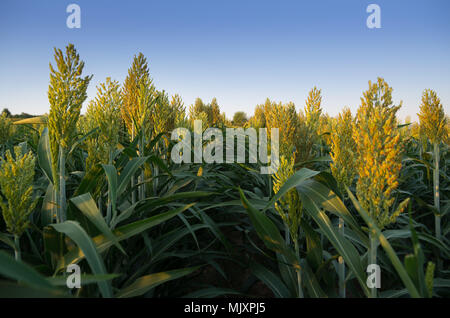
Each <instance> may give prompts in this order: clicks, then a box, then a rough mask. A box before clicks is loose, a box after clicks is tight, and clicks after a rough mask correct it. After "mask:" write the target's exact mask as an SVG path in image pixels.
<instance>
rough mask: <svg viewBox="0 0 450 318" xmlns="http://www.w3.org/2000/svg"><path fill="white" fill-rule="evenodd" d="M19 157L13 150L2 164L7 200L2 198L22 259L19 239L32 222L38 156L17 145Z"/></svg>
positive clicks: (0, 202) (0, 174)
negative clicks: (30, 219) (23, 152)
mask: <svg viewBox="0 0 450 318" xmlns="http://www.w3.org/2000/svg"><path fill="white" fill-rule="evenodd" d="M14 154H15V158H13V156H12V155H11V152H10V151H9V150H7V151H6V159H3V158H2V162H1V167H0V187H1V190H2V193H3V196H4V197H5V198H6V201H7V202H6V203H5V202H3V200H0V207H1V208H2V213H3V218H4V220H5V223H6V226H7V229H8V232H10V233H11V234H13V235H14V241H15V246H16V250H15V255H16V259H17V260H18V259H20V246H19V239H20V236H21V235H22V234H23V232H24V231H25V230H26V228H27V227H28V226H29V225H30V221H29V220H28V216H29V215H30V214H31V212H32V211H33V209H34V207H35V206H36V203H37V200H34V199H33V185H32V184H33V178H34V166H35V162H36V158H35V157H34V155H33V153H32V152H31V151H30V152H28V153H25V154H22V148H21V147H20V146H16V147H14Z"/></svg>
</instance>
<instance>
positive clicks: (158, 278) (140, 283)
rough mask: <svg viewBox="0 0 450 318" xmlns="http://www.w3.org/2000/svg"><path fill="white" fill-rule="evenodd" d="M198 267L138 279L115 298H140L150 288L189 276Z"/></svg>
mask: <svg viewBox="0 0 450 318" xmlns="http://www.w3.org/2000/svg"><path fill="white" fill-rule="evenodd" d="M200 267H201V266H196V267H187V268H181V269H175V270H171V271H166V272H160V273H154V274H150V275H146V276H142V277H139V278H138V279H136V281H134V283H132V284H131V285H130V286H127V287H125V288H123V289H121V290H120V291H119V292H118V293H117V294H116V297H118V298H129V297H136V296H141V295H143V294H145V293H146V292H148V291H149V290H151V289H152V288H155V287H156V286H159V285H161V284H163V283H165V282H168V281H171V280H174V279H178V278H180V277H183V276H186V275H189V274H191V273H192V272H194V271H196V270H197V269H199V268H200Z"/></svg>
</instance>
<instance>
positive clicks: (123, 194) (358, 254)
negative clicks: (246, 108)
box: [0, 44, 450, 298]
mask: <svg viewBox="0 0 450 318" xmlns="http://www.w3.org/2000/svg"><path fill="white" fill-rule="evenodd" d="M87 62H88V61H87ZM83 68H84V61H83V60H82V56H80V55H79V54H78V53H77V51H76V49H75V47H74V46H73V45H71V44H69V45H68V46H67V47H66V48H63V49H55V54H54V60H53V61H50V81H49V87H48V100H49V105H50V109H49V111H48V115H47V114H46V115H43V116H39V117H33V118H28V119H23V120H15V119H14V120H13V119H12V118H11V117H10V116H8V114H7V113H6V112H4V113H3V114H2V116H1V118H0V144H1V165H0V189H1V195H0V207H1V215H2V217H1V218H0V249H1V251H0V296H3V297H24V296H25V297H35V296H41V297H42V296H44V297H156V298H158V297H184V296H186V297H224V296H226V297H243V296H250V297H305V298H313V297H345V298H359V297H449V296H450V270H449V268H450V266H449V264H450V247H449V239H450V237H449V233H450V222H449V210H450V180H449V160H450V157H449V136H448V131H449V119H448V117H447V116H446V114H445V113H444V106H443V105H442V104H441V102H440V100H439V96H438V92H435V91H433V90H431V89H425V90H424V91H423V95H422V100H421V106H420V113H419V114H418V118H419V121H418V122H413V123H411V122H408V121H407V122H401V121H400V120H399V119H398V116H397V112H398V110H399V109H400V107H401V105H394V103H393V101H392V91H393V89H395V88H392V87H390V86H389V83H388V82H387V81H385V80H384V79H383V78H375V79H372V81H369V82H368V86H367V90H366V91H364V92H361V102H360V105H359V108H358V110H357V112H356V113H354V114H352V113H351V112H350V110H349V108H343V109H342V110H341V112H340V114H339V116H337V117H335V118H332V117H330V116H328V115H326V114H325V113H323V112H322V108H321V99H322V97H321V93H322V92H321V90H320V89H319V88H316V87H314V88H313V89H312V90H311V91H310V92H309V95H308V96H305V98H306V101H305V104H304V105H294V104H293V103H287V104H283V103H278V102H275V101H272V100H269V99H267V101H266V102H265V104H263V105H258V106H256V108H255V111H254V114H253V115H252V116H251V117H250V118H248V119H247V117H246V115H245V114H244V113H239V112H238V113H236V114H235V116H234V118H233V120H229V119H227V118H226V117H225V116H224V114H222V113H221V111H220V108H219V105H218V102H217V101H216V99H213V100H212V101H211V102H210V103H204V102H203V101H202V100H200V99H197V101H196V102H195V104H194V105H191V106H190V107H187V108H186V107H185V105H184V104H183V101H182V99H181V97H180V96H178V95H175V96H168V94H167V93H166V92H165V91H164V90H161V89H159V88H156V87H155V85H154V83H153V80H152V77H151V74H150V72H149V67H148V64H147V60H146V58H145V57H144V56H143V55H142V54H136V56H135V57H134V59H133V61H132V65H131V67H130V68H129V70H128V76H127V77H126V79H125V81H124V82H123V83H119V82H117V81H115V80H113V79H110V78H106V79H105V80H104V82H103V84H101V85H99V86H98V87H97V90H98V91H97V96H96V97H95V98H94V99H93V100H90V101H87V100H86V99H87V94H86V90H87V88H88V85H89V84H90V80H91V78H92V77H91V75H86V74H85V72H83ZM85 101H86V105H87V111H86V113H84V114H80V110H81V106H82V103H83V102H85ZM196 119H198V120H202V123H203V129H206V128H208V127H217V128H219V129H221V130H222V132H223V134H224V136H225V135H226V128H227V127H229V128H231V127H235V128H236V127H243V128H250V127H253V128H267V129H268V131H269V132H270V131H271V130H270V129H271V128H279V155H280V161H279V167H278V170H277V172H276V173H275V174H272V175H271V174H261V173H260V166H261V165H262V163H261V162H258V163H248V161H246V162H244V163H237V162H235V163H220V164H219V163H209V164H207V163H205V162H203V163H180V164H176V163H174V162H173V160H171V150H172V147H174V145H175V144H176V142H177V141H176V140H172V138H171V132H172V130H173V129H175V128H177V127H184V128H188V129H190V130H192V129H193V122H194V120H196ZM257 131H258V132H259V130H257ZM233 138H234V137H233ZM269 138H271V135H270V134H269ZM224 139H225V137H224ZM208 142H210V141H209V140H205V139H204V140H203V148H205V147H207V145H208ZM269 145H270V143H269ZM248 148H249V147H248V142H247V143H246V148H245V149H246V151H247V153H248V150H249V149H248ZM269 148H270V146H269ZM266 150H267V153H268V155H270V153H271V151H270V150H271V149H266ZM192 157H193V153H192ZM74 264H75V265H78V266H79V267H77V266H73V265H74ZM368 265H370V266H368ZM377 266H379V267H377ZM77 273H78V274H80V276H78V278H77V276H76V274H77ZM378 274H379V277H377V275H378ZM77 281H78V282H79V283H81V286H79V287H81V288H72V287H73V285H76V283H77ZM377 282H378V283H380V284H381V285H380V288H376V285H377Z"/></svg>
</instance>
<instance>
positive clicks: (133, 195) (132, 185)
mask: <svg viewBox="0 0 450 318" xmlns="http://www.w3.org/2000/svg"><path fill="white" fill-rule="evenodd" d="M133 141H134V124H133V127H132V130H131V142H133ZM134 183H135V182H134V175H133V176H132V177H131V189H132V190H131V203H132V204H135V203H136V193H135V191H134V190H133V187H134Z"/></svg>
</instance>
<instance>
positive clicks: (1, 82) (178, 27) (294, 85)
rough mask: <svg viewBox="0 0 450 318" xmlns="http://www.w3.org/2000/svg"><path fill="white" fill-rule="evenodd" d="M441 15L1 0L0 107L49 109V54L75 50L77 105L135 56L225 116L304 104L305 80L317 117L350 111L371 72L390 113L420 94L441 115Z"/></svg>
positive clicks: (356, 8)
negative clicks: (317, 101) (314, 95)
mask: <svg viewBox="0 0 450 318" xmlns="http://www.w3.org/2000/svg"><path fill="white" fill-rule="evenodd" d="M70 3H76V4H78V5H79V6H80V7H81V29H69V28H67V26H66V18H67V16H68V13H66V7H67V5H69V4H70ZM370 3H376V4H378V5H379V6H380V7H381V26H382V27H381V29H368V28H367V27H366V19H367V17H368V15H369V14H368V13H366V8H367V6H368V5H369V4H370ZM449 13H450V1H446V0H442V1H438V0H435V1H433V0H428V1H425V0H420V1H407V0H396V1H392V0H391V1H381V0H371V1H363V0H343V1H325V0H315V1H298V0H297V1H282V0H281V1H263V0H258V1H245V0H241V1H234V0H227V1H225V0H222V1H213V0H209V1H199V0H189V1H188V0H184V1H181V0H180V1H174V0H164V1H137V0H128V1H106V0H102V1H100V0H90V1H86V0H72V1H62V0H53V1H50V0H40V1H21V0H15V1H11V0H2V1H1V2H0V41H1V42H0V108H3V107H8V108H9V109H10V110H11V111H12V112H13V113H20V112H28V113H34V114H41V113H45V112H48V109H49V104H48V100H47V89H48V83H49V67H48V64H49V62H53V48H54V47H57V48H64V47H65V46H66V45H67V44H68V43H74V44H75V47H76V48H77V50H78V52H79V53H80V55H81V58H82V59H83V60H84V61H85V63H86V66H85V74H94V78H93V80H92V82H91V85H90V87H89V89H88V94H89V97H88V99H89V98H93V96H94V95H95V91H96V89H95V86H96V85H97V84H98V83H99V82H101V81H104V80H105V78H106V77H107V76H111V77H112V78H114V79H117V80H119V81H121V82H122V81H123V80H124V78H125V76H126V74H127V70H128V68H129V67H130V65H131V62H132V58H133V56H134V54H136V53H138V52H142V53H144V55H145V56H146V57H147V59H148V61H149V68H150V73H151V76H152V77H153V79H154V82H155V84H156V86H157V87H158V88H159V89H165V90H166V91H167V92H168V93H169V94H175V93H178V94H180V95H181V96H182V98H183V100H184V102H185V104H186V105H187V106H188V105H190V104H192V103H193V102H194V100H195V98H196V97H201V98H202V99H203V100H204V101H210V100H211V99H212V98H213V97H216V98H217V100H218V102H219V105H220V106H221V109H222V111H225V112H226V114H227V116H228V117H231V116H232V115H233V113H234V112H235V111H238V110H243V111H245V112H247V113H248V114H249V115H250V114H252V113H253V109H254V107H255V105H257V104H260V103H263V102H264V100H265V99H266V98H267V97H269V98H271V99H273V100H276V101H283V102H288V101H293V102H295V104H296V106H297V109H299V108H303V106H304V102H305V99H306V96H307V93H308V91H309V90H310V89H311V88H312V87H313V86H314V85H316V86H317V87H319V88H321V89H322V92H323V109H324V111H325V112H327V113H329V114H330V115H336V114H337V113H338V112H339V111H340V110H341V109H342V107H343V106H345V105H348V106H349V107H350V108H351V109H352V111H355V110H356V109H357V107H358V106H359V104H360V97H361V96H362V92H363V91H364V90H366V89H367V87H368V84H367V82H368V81H369V80H376V78H377V76H382V77H384V78H385V80H386V81H387V82H388V83H389V84H390V85H391V86H392V87H393V88H394V92H393V95H394V101H395V102H398V101H400V100H403V108H402V110H401V111H400V117H401V118H404V117H405V116H406V115H408V114H409V115H412V117H413V119H415V118H416V116H415V114H416V113H417V112H418V110H419V104H420V96H421V93H422V91H423V89H425V88H432V89H434V90H436V91H437V93H438V95H439V96H440V98H441V101H442V103H443V105H444V108H445V110H446V113H449V109H450V108H449V105H450V19H449V18H450V17H449ZM86 104H87V102H86V103H85V105H86Z"/></svg>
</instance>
